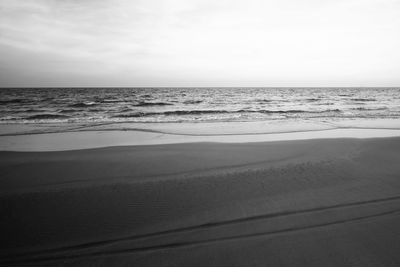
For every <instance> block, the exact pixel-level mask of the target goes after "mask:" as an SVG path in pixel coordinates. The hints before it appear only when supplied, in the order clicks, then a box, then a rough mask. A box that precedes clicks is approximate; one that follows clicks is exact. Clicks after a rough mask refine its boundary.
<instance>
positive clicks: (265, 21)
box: [0, 0, 400, 87]
mask: <svg viewBox="0 0 400 267" xmlns="http://www.w3.org/2000/svg"><path fill="white" fill-rule="evenodd" d="M0 86H2V87H8V86H400V0H276V1H266V0H264V1H262V0H240V1H239V0H238V1H234V0H230V1H224V0H218V1H217V0H165V1H157V0H0Z"/></svg>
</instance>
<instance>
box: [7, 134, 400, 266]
mask: <svg viewBox="0 0 400 267" xmlns="http://www.w3.org/2000/svg"><path fill="white" fill-rule="evenodd" d="M0 158H1V160H0V170H1V180H0V181H1V189H0V198H1V203H2V206H1V210H0V212H1V214H2V220H1V222H0V224H1V225H0V235H1V236H2V237H3V238H2V242H1V244H0V262H1V263H3V264H10V265H18V266H20V265H24V264H26V265H32V264H33V265H78V266H80V265H96V266H97V265H100V266H109V265H113V264H114V265H118V266H120V265H127V266H132V265H135V266H171V265H172V266H221V265H223V266H224V265H225V266H243V265H248V266H266V265H273V266H275V265H283V266H285V265H286V266H293V265H300V266H310V265H314V266H321V265H324V266H326V265H328V266H329V265H332V266H339V265H341V266H343V265H352V266H368V265H370V266H390V265H392V266H395V265H399V264H400V256H399V253H398V251H399V250H400V227H399V225H400V216H399V215H400V179H399V177H400V165H399V164H398V162H399V160H400V159H399V158H400V138H385V139H365V140H359V139H329V140H307V141H285V142H270V143H242V144H240V143H237V144H215V143H197V144H175V145H157V146H133V147H110V148H101V149H89V150H79V151H64V152H29V153H28V152H0Z"/></svg>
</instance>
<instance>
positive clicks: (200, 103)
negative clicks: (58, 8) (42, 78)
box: [0, 87, 400, 124]
mask: <svg viewBox="0 0 400 267" xmlns="http://www.w3.org/2000/svg"><path fill="white" fill-rule="evenodd" d="M342 118H343V119H357V118H362V119H392V118H393V119H397V118H400V89H399V88H236V87H235V88H10V89H0V123H1V124H31V123H39V124H46V123H61V124H68V123H87V124H90V123H118V122H133V123H134V122H140V123H169V122H231V121H234V122H240V121H247V122H248V121H271V120H295V121H299V120H312V119H318V120H324V121H329V120H331V119H335V120H337V119H342Z"/></svg>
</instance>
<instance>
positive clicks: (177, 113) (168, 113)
mask: <svg viewBox="0 0 400 267" xmlns="http://www.w3.org/2000/svg"><path fill="white" fill-rule="evenodd" d="M322 112H341V110H339V109H329V110H324V111H307V110H296V109H293V110H246V109H241V110H234V111H230V110H173V111H165V112H135V113H129V114H118V115H115V116H113V118H137V117H147V116H157V115H161V116H162V115H164V116H174V115H175V116H185V115H203V114H233V113H265V114H287V113H288V114H290V113H322Z"/></svg>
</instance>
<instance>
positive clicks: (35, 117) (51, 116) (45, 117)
mask: <svg viewBox="0 0 400 267" xmlns="http://www.w3.org/2000/svg"><path fill="white" fill-rule="evenodd" d="M68 118H70V117H69V116H65V115H59V114H38V115H33V116H29V117H27V118H25V119H27V120H49V119H68Z"/></svg>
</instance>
